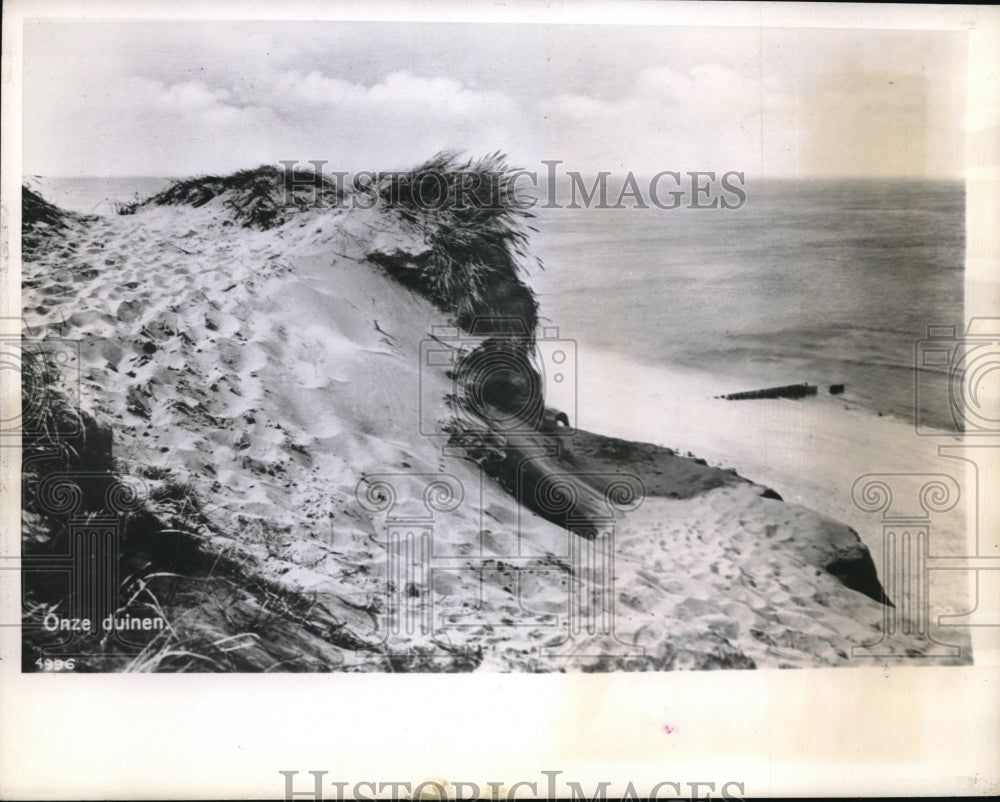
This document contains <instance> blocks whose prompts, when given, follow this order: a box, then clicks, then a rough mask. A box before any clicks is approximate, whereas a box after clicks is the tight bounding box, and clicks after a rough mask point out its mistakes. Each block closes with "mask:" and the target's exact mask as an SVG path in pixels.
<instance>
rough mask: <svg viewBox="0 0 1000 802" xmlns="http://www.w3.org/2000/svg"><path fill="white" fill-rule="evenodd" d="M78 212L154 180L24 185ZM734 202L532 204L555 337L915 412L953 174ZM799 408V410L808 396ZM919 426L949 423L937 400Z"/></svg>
mask: <svg viewBox="0 0 1000 802" xmlns="http://www.w3.org/2000/svg"><path fill="white" fill-rule="evenodd" d="M26 181H27V183H28V184H29V185H31V186H33V187H35V188H37V189H38V190H39V191H40V192H41V193H42V194H43V196H45V197H46V198H47V199H48V200H50V201H52V202H53V203H56V204H57V205H60V206H62V207H63V208H67V209H72V210H74V211H80V212H85V213H90V214H113V213H114V201H129V200H133V199H134V198H135V197H136V195H139V196H146V195H148V194H151V193H153V192H156V191H158V190H159V189H161V188H163V187H164V186H166V184H167V179H164V178H107V179H103V178H65V179H53V178H38V177H31V178H28V179H26ZM746 194H747V200H746V203H745V204H744V205H743V206H742V207H741V208H739V209H729V210H721V209H719V210H711V209H689V208H684V207H681V208H678V209H673V210H661V209H655V208H653V209H599V208H582V209H568V208H562V209H543V208H540V207H539V208H537V209H536V214H537V218H536V219H535V221H534V224H535V226H536V227H537V228H538V232H537V233H536V234H534V235H533V239H532V249H533V251H534V252H535V253H536V254H537V255H538V256H539V257H540V258H541V259H542V261H543V263H544V265H545V269H544V270H537V269H536V270H533V271H532V272H531V274H530V276H529V281H530V283H531V284H532V285H533V286H534V287H535V289H536V291H537V292H538V296H539V301H540V304H541V313H542V316H543V323H544V324H545V325H550V326H551V325H555V326H558V328H559V337H560V338H565V339H571V340H574V341H576V343H577V345H578V348H579V349H594V350H598V351H600V352H602V353H610V354H614V355H616V356H617V357H619V358H622V359H628V360H631V361H634V362H638V363H642V364H645V365H649V366H651V367H671V366H674V367H683V368H688V369H694V370H698V371H702V372H705V373H709V374H712V375H714V376H716V377H718V378H720V379H721V380H722V383H723V384H725V386H727V387H731V391H732V392H738V391H742V390H755V389H760V388H764V387H770V386H775V385H783V384H795V383H799V382H809V383H811V384H816V385H818V386H819V388H820V391H821V392H822V393H825V392H827V388H828V387H829V386H830V385H834V384H844V385H845V391H844V395H843V398H844V400H845V401H848V402H852V403H855V404H857V405H860V406H862V407H865V408H868V409H870V410H872V411H873V412H880V413H882V414H886V415H893V416H895V417H898V418H900V419H903V420H906V421H911V422H912V421H914V419H915V406H914V405H915V389H914V388H915V383H916V381H919V382H920V387H921V395H922V396H923V395H924V392H923V390H924V389H925V388H926V389H927V393H926V394H927V395H928V396H930V397H935V398H942V397H946V393H947V381H948V376H947V372H946V371H945V370H943V369H938V370H937V371H936V372H930V371H929V370H928V369H927V368H923V369H922V370H921V372H920V375H919V378H917V377H916V375H915V372H914V354H915V343H916V342H917V341H918V340H919V339H921V338H922V337H924V336H925V334H926V329H927V326H928V325H931V324H951V325H955V326H957V327H958V328H959V333H960V332H961V327H962V325H963V259H964V247H965V193H964V186H963V184H962V183H961V182H957V181H926V180H884V179H879V180H874V179H867V180H865V179H851V180H810V181H791V180H782V181H757V182H753V181H752V180H751V181H748V183H747V185H746ZM803 403H808V401H805V402H803ZM919 415H920V422H921V424H923V425H928V426H932V427H936V428H943V429H953V428H954V423H953V421H952V420H951V417H950V413H949V411H948V409H947V408H946V405H944V404H937V405H936V406H934V407H930V408H925V409H922V410H921V411H920V413H919Z"/></svg>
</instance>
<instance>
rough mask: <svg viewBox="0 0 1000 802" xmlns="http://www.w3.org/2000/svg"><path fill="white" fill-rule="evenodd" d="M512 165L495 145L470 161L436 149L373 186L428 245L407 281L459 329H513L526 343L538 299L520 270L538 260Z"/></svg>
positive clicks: (535, 319) (532, 328) (531, 333)
mask: <svg viewBox="0 0 1000 802" xmlns="http://www.w3.org/2000/svg"><path fill="white" fill-rule="evenodd" d="M517 172H518V171H517V170H516V169H515V168H512V167H511V166H509V165H508V163H507V157H506V155H504V154H503V153H500V152H499V151H497V152H495V153H492V154H490V155H488V156H485V157H483V158H481V159H478V160H476V161H473V160H471V159H466V160H465V161H462V160H461V159H460V157H459V156H458V154H457V153H455V152H453V151H442V152H441V153H438V154H437V155H436V156H434V157H433V158H431V159H429V160H428V161H426V162H424V163H423V164H421V165H420V166H419V167H416V168H415V169H413V170H410V171H408V172H405V173H393V174H389V175H388V176H387V177H386V178H385V179H383V181H382V182H381V184H380V186H379V194H380V197H381V199H382V201H383V202H384V203H385V204H386V205H387V206H388V207H389V208H392V209H394V210H396V212H397V213H398V214H399V215H400V217H402V219H403V220H404V221H405V222H406V223H408V224H409V225H410V226H414V227H417V228H418V229H419V230H420V231H421V232H422V234H423V236H424V239H425V240H426V242H427V243H428V244H429V245H430V254H429V257H428V258H427V259H426V260H424V261H423V263H422V264H421V265H419V266H418V268H417V269H418V275H417V279H416V281H414V283H415V284H416V286H417V288H418V289H419V290H420V291H421V292H422V293H423V294H424V295H426V296H427V297H428V298H429V299H430V300H431V301H432V302H433V303H435V304H436V305H437V306H438V307H440V308H442V309H444V310H445V311H448V312H450V313H452V314H454V315H455V317H456V319H457V322H458V324H459V325H460V326H462V328H464V329H466V330H467V331H471V330H473V329H478V331H477V332H476V333H483V334H488V333H493V334H495V333H502V332H506V333H509V334H521V335H523V336H524V337H525V338H526V340H527V344H528V345H531V344H532V343H533V339H534V332H535V328H536V327H537V325H538V302H537V300H536V298H535V294H534V292H533V291H532V290H531V288H530V287H529V286H528V285H527V284H526V283H525V282H524V280H523V278H522V276H523V274H524V273H525V272H526V271H527V268H528V266H529V265H530V264H532V263H534V264H537V265H538V266H539V267H541V261H540V260H538V259H534V258H532V257H531V255H530V253H529V250H528V240H529V232H531V231H534V230H535V229H534V228H533V227H532V226H531V225H530V220H531V218H532V217H533V216H534V215H533V214H532V213H531V212H530V211H528V208H527V203H526V202H525V200H526V199H525V198H524V196H523V195H522V194H521V193H520V192H519V191H518V189H517V187H516V186H515V178H516V175H517ZM511 321H520V323H515V324H513V328H512V327H511Z"/></svg>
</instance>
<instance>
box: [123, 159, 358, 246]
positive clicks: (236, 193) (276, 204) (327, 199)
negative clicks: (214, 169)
mask: <svg viewBox="0 0 1000 802" xmlns="http://www.w3.org/2000/svg"><path fill="white" fill-rule="evenodd" d="M316 181H317V178H316V176H315V175H314V174H313V173H312V172H309V171H305V170H292V171H289V172H286V171H284V170H279V169H278V168H277V167H275V166H274V165H269V164H264V165H261V166H260V167H256V168H254V169H250V170H238V171H237V172H235V173H233V174H231V175H227V176H218V175H203V176H198V177H196V178H187V179H184V180H175V181H173V182H171V184H170V186H168V187H167V188H166V189H164V190H162V191H161V192H158V193H156V194H155V195H153V196H151V197H150V198H147V199H146V200H145V201H143V202H142V203H141V204H139V206H144V205H153V206H184V205H186V206H193V207H195V208H197V207H199V206H204V205H205V204H206V203H208V202H209V201H210V200H212V199H213V198H216V197H219V196H223V195H224V196H225V200H224V203H225V205H226V207H227V208H228V209H229V210H230V211H231V212H232V214H233V217H234V218H235V219H236V220H237V222H239V223H241V224H242V225H243V226H244V227H246V228H258V229H262V230H267V229H270V228H274V227H275V226H279V225H281V224H282V223H284V222H285V221H286V220H287V212H289V211H292V210H299V211H303V210H305V209H307V208H309V207H310V206H317V205H322V206H335V205H337V204H339V203H340V201H341V200H342V193H341V192H340V190H339V189H338V188H337V186H336V185H335V183H334V181H333V180H332V179H331V178H329V177H327V176H321V177H320V178H319V186H316ZM136 208H138V207H136V206H128V207H124V208H123V209H121V210H119V214H133V213H134V212H135V210H136Z"/></svg>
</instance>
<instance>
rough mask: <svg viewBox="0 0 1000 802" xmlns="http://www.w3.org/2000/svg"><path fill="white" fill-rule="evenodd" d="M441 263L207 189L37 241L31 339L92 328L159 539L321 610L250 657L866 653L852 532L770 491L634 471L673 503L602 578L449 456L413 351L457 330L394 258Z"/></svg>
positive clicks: (698, 475)
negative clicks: (195, 196)
mask: <svg viewBox="0 0 1000 802" xmlns="http://www.w3.org/2000/svg"><path fill="white" fill-rule="evenodd" d="M422 247H423V244H422V241H421V239H420V237H419V236H418V235H416V234H414V232H413V231H412V230H411V229H407V228H406V227H404V226H402V225H401V224H400V222H399V221H398V220H397V219H396V218H394V217H393V215H392V214H391V213H389V212H386V211H384V210H381V209H371V210H364V209H347V208H341V209H326V210H309V211H303V212H298V213H296V214H294V215H292V216H291V217H290V219H289V220H288V221H287V222H285V223H284V224H282V225H280V226H278V227H276V228H274V229H272V230H268V231H258V230H254V229H249V228H244V227H242V226H240V225H238V224H237V223H234V221H233V220H232V217H231V215H230V214H229V211H228V210H227V208H226V206H225V205H224V203H223V202H222V199H221V198H215V199H213V200H210V201H209V202H208V203H205V204H204V205H202V206H200V207H198V208H191V207H187V206H162V207H157V206H150V207H140V208H139V209H138V210H137V211H136V212H135V213H134V214H131V215H122V216H114V217H98V218H90V219H86V220H84V219H75V220H74V221H73V222H72V224H71V225H69V226H67V227H66V228H64V229H61V230H58V231H52V232H46V235H45V236H43V237H40V238H39V243H38V245H37V247H33V248H31V249H26V252H25V263H24V278H25V281H24V307H25V319H26V323H27V324H28V325H29V326H38V325H46V326H48V327H49V328H50V330H52V329H54V330H56V331H58V332H59V333H60V335H61V336H64V337H70V338H79V340H80V342H81V347H82V351H81V353H82V362H83V364H82V383H83V384H82V406H83V407H84V408H85V409H87V410H88V411H89V412H90V413H91V414H93V415H94V416H95V417H96V418H97V420H98V421H99V422H100V424H101V425H102V426H107V427H110V429H111V430H112V432H113V440H114V446H113V448H114V459H115V470H116V471H117V472H119V473H121V474H123V475H129V476H135V477H138V478H140V479H141V480H142V483H143V485H144V487H145V488H147V491H148V499H147V507H148V511H149V513H150V514H151V515H152V516H154V517H155V518H156V520H158V521H159V523H160V525H161V526H163V533H162V534H158V535H156V537H157V538H161V539H162V538H166V539H169V538H170V537H171V536H172V535H171V533H172V532H174V531H176V530H177V529H178V528H180V529H184V530H185V535H186V536H189V537H190V538H193V539H194V540H195V541H196V542H197V543H198V548H199V550H200V551H201V553H202V555H203V556H204V558H205V564H206V566H212V565H214V566H215V567H216V569H218V566H219V565H226V566H230V570H233V571H235V572H237V574H236V575H237V576H238V577H241V579H239V580H238V581H236V584H238V585H241V587H240V590H239V592H238V593H237V596H238V597H239V598H238V599H237V600H236V601H233V602H232V604H233V605H234V606H233V610H239V609H240V606H241V605H252V604H257V605H258V606H259V604H260V596H261V594H262V593H265V592H267V593H273V592H280V593H285V594H290V595H291V596H293V597H295V598H300V599H303V600H306V601H307V602H308V604H307V605H306V606H307V608H308V609H307V612H305V613H302V614H301V615H292V612H291V608H290V607H289V608H287V609H286V612H287V613H288V615H287V617H286V618H285V619H284V620H281V621H280V629H281V633H282V634H281V635H280V637H279V636H278V635H275V634H274V630H272V637H273V638H274V642H273V643H272V644H270V645H269V644H268V642H267V640H266V639H265V638H261V637H256V638H255V639H253V643H252V644H251V643H250V641H249V640H248V641H247V648H246V649H244V650H243V653H242V657H243V658H245V659H246V661H247V663H246V664H239V663H237V665H243V666H244V668H245V669H247V667H249V668H250V669H253V670H265V669H267V668H274V667H278V668H276V669H275V670H282V669H281V668H280V667H279V666H280V665H282V664H284V665H286V666H287V665H289V664H295V665H296V667H297V668H299V669H303V668H305V669H313V670H315V669H320V670H322V669H323V668H329V667H331V666H338V667H339V666H346V667H349V668H353V669H355V670H387V669H391V670H427V669H431V670H469V669H472V668H477V667H478V668H479V669H480V670H538V671H558V670H581V669H582V670H607V669H611V668H627V669H636V670H640V669H641V670H645V669H654V670H667V669H683V668H751V667H784V666H789V667H791V666H816V665H846V664H851V663H852V661H851V660H850V657H849V655H850V649H851V646H852V645H858V644H862V643H866V642H873V641H875V640H877V639H878V636H879V631H878V626H879V625H880V624H881V621H882V616H883V609H882V605H880V604H879V603H878V602H876V601H874V600H873V599H870V598H868V597H866V596H864V595H863V594H861V593H858V592H856V591H853V590H850V589H848V588H846V587H845V586H844V585H843V584H842V583H841V582H840V581H838V580H837V579H836V578H835V577H833V576H831V575H830V574H829V573H827V572H826V571H824V570H822V567H821V566H822V564H823V560H824V559H828V558H829V556H830V554H831V553H832V552H831V550H835V548H836V541H837V538H844V537H850V535H849V534H847V533H849V532H850V530H848V529H847V528H846V527H844V526H843V525H840V524H836V522H832V521H829V520H828V519H825V518H823V517H822V516H820V515H818V514H816V513H812V512H810V511H809V510H806V509H805V508H801V507H798V506H795V505H792V504H786V503H783V502H781V501H778V500H775V499H773V498H766V497H763V496H762V491H763V490H764V488H762V487H761V486H759V485H754V484H751V483H749V482H746V481H744V480H741V479H739V477H735V478H734V479H733V480H732V481H730V480H726V481H718V482H716V481H715V480H713V481H706V480H705V479H704V470H705V466H703V465H699V464H698V463H695V462H692V461H683V460H680V458H676V459H674V460H671V461H670V462H669V463H667V462H666V461H665V458H662V459H659V461H656V460H654V461H653V464H652V465H649V464H646V465H644V464H642V461H641V460H640V461H637V460H631V461H630V460H628V459H623V460H622V463H621V469H622V470H623V471H636V472H639V473H644V474H645V475H646V477H647V478H648V479H649V480H650V485H651V488H652V490H653V492H652V493H651V494H650V495H649V497H647V498H645V499H643V500H642V503H640V504H638V505H637V506H636V507H635V508H634V509H633V510H632V511H630V512H625V513H619V514H618V516H617V517H616V519H615V521H614V525H613V531H614V535H613V542H614V549H613V555H611V556H610V557H609V559H610V562H611V567H608V565H604V566H603V567H602V566H601V564H600V562H599V561H597V562H595V561H594V559H592V557H593V555H591V557H583V558H581V556H580V549H581V548H584V547H583V546H581V544H580V540H581V539H580V538H579V536H578V535H574V534H572V533H569V532H567V531H566V530H565V529H563V528H561V527H559V526H556V525H554V524H552V523H550V522H549V521H546V520H544V519H542V518H541V517H539V516H538V515H535V514H534V513H532V512H531V511H530V510H527V509H525V508H524V507H523V506H521V505H519V504H518V503H517V501H516V500H515V499H514V498H513V497H512V496H511V495H510V493H508V492H507V491H506V490H505V489H504V488H502V487H500V486H499V485H498V484H497V483H496V482H495V481H494V480H492V479H490V478H489V477H486V476H483V475H481V473H480V471H479V470H478V468H477V466H476V464H475V463H474V462H473V461H471V460H469V459H464V458H463V455H462V454H461V453H459V452H454V451H448V450H447V449H444V448H443V446H445V445H446V443H447V441H448V438H447V436H443V435H442V436H435V433H434V430H435V428H436V429H437V431H438V432H443V428H442V427H443V426H444V424H445V423H447V422H448V421H449V420H451V419H452V418H453V415H454V410H453V409H452V408H451V407H449V404H448V403H447V396H448V395H449V393H450V392H451V390H452V389H453V388H452V383H451V378H450V376H449V374H448V373H447V370H446V369H445V368H443V367H440V366H437V367H432V366H428V365H426V364H424V363H422V358H423V357H422V352H421V342H424V341H426V340H427V338H428V337H429V336H430V333H431V331H432V329H433V327H435V326H445V325H448V324H450V323H451V321H450V320H449V319H448V317H447V315H445V314H444V313H443V312H441V311H440V310H439V309H437V308H435V307H434V306H433V305H431V304H430V303H429V302H428V301H426V300H424V299H422V298H420V297H418V296H417V295H416V294H414V293H413V292H412V291H411V290H410V289H408V288H406V287H404V286H403V285H402V284H400V283H399V282H397V281H395V280H393V279H392V278H391V277H389V276H388V275H387V274H386V273H385V271H384V270H383V269H382V268H380V267H379V265H378V262H379V258H378V257H379V256H380V255H385V254H387V253H388V254H397V255H398V254H400V253H404V254H409V255H411V256H412V255H415V254H416V255H419V253H420V249H421V248H422ZM425 429H429V430H430V433H429V434H428V433H427V432H426V431H424V430H425ZM422 432H423V433H422ZM582 442H583V440H581V443H582ZM591 456H593V453H592V452H591ZM664 470H666V474H665V475H666V478H664ZM713 470H714V469H713ZM654 473H655V474H656V475H655V476H654ZM442 475H447V476H448V477H451V478H452V479H453V480H454V482H455V483H457V485H458V486H459V487H460V488H462V499H461V503H459V504H458V505H457V506H455V507H454V508H453V509H449V510H448V511H447V512H446V513H441V512H439V513H438V514H436V515H434V516H433V523H432V541H433V545H432V548H433V559H434V566H435V567H434V569H433V570H432V571H431V572H428V573H420V572H419V571H416V572H415V573H413V572H411V573H410V574H407V576H410V577H411V580H410V581H409V582H408V583H403V581H402V579H401V577H403V574H398V575H397V574H394V573H393V572H394V571H399V570H400V565H402V566H403V568H406V567H407V566H408V565H409V566H410V569H414V563H415V561H416V557H414V556H413V555H412V554H408V555H404V556H403V557H401V558H399V553H398V551H397V552H394V551H393V550H394V549H398V548H400V546H398V544H397V545H393V541H392V540H391V532H393V531H397V530H396V529H395V528H394V526H395V525H394V521H396V520H400V519H407V520H411V519H412V520H416V519H419V518H420V516H426V513H427V509H428V508H427V506H426V503H425V499H426V498H427V497H426V496H425V495H424V494H425V492H426V488H427V485H428V482H431V481H433V479H434V477H440V476H442ZM671 481H673V482H675V483H676V487H677V489H678V492H677V493H676V495H677V496H678V497H677V498H669V496H670V495H674V494H673V493H671V491H670V488H669V487H667V485H669V484H670V482H671ZM385 486H391V488H392V490H393V491H394V492H395V494H396V495H395V502H396V504H395V506H393V507H392V508H391V509H388V510H386V509H384V508H382V507H380V506H379V505H380V504H381V501H382V500H383V499H382V498H381V497H379V496H378V493H377V492H375V490H377V488H379V487H385ZM366 494H368V495H367V496H366ZM834 531H835V532H836V534H831V532H834ZM602 542H604V541H602ZM602 547H603V546H602ZM586 548H590V546H586ZM595 554H596V552H595ZM393 555H395V556H396V557H397V558H398V559H396V560H395V562H394V560H393V559H391V558H392V557H393ZM213 558H218V559H216V561H215V562H214V563H213ZM223 558H224V559H223ZM220 559H221V560H222V562H219V560H220ZM588 560H589V561H588ZM218 570H221V569H218ZM414 570H415V569H414ZM206 571H207V572H208V573H209V574H210V570H209V568H206ZM248 577H249V578H250V581H247V578H248ZM612 577H613V584H609V579H610V578H612ZM414 578H415V579H414ZM241 583H242V584H241ZM258 585H259V587H260V588H264V589H265V591H259V592H258V591H257V590H253V588H254V587H258ZM210 596H211V594H209V593H207V592H206V594H205V595H204V596H198V595H197V594H196V595H195V596H194V597H191V596H187V597H185V598H186V599H187V603H188V604H190V605H191V606H190V607H189V609H183V610H177V611H175V612H176V614H177V615H178V616H179V617H181V618H183V620H184V621H185V622H186V623H187V625H188V627H189V630H190V631H197V630H198V629H199V628H204V629H210V630H211V631H212V633H213V634H214V635H215V636H220V635H221V634H224V635H225V636H226V637H234V636H240V635H241V633H243V632H244V631H245V626H246V625H245V622H244V623H241V621H242V619H240V617H239V616H238V615H236V614H235V613H233V615H232V618H231V620H230V618H229V617H227V616H226V615H225V614H222V613H219V612H218V611H217V610H216V607H218V604H217V601H218V600H217V598H216V599H214V600H213V599H212V598H210ZM192 598H194V599H195V601H192ZM408 598H410V599H417V600H418V601H419V602H420V604H421V605H422V606H421V608H420V609H419V610H417V611H416V614H417V615H427V616H428V617H429V618H428V620H429V621H432V622H433V627H431V629H433V632H432V633H423V634H421V633H420V632H419V631H417V630H419V628H417V630H414V629H413V628H412V627H411V628H410V629H407V626H400V619H399V617H398V616H399V615H400V613H398V610H397V609H396V608H394V607H393V606H392V605H394V604H402V605H403V609H404V610H410V611H412V610H413V609H414V604H416V603H415V602H408V601H407V599H408ZM213 603H214V604H215V605H216V606H215V607H212V604H213ZM406 605H409V606H406ZM209 608H211V609H209ZM612 620H613V622H614V623H613V624H611V623H610V622H611V621H612ZM580 621H584V622H585V623H584V624H583V627H582V630H580V631H576V632H574V631H573V627H574V626H578V625H579V622H580ZM574 622H576V623H574ZM586 622H600V623H597V624H593V623H586ZM404 623H406V622H404ZM410 623H412V622H410ZM588 626H589V627H590V629H588ZM567 632H569V633H570V636H569V637H567ZM900 648H901V649H902V650H903V651H905V645H904V646H903V647H900ZM911 648H912V649H916V650H918V649H919V648H920V644H919V642H917V641H914V642H913V643H912V644H911ZM296 652H298V654H297V655H296ZM408 655H409V656H408ZM414 655H416V656H417V658H418V659H416V662H414V657H413V656H414ZM237 657H240V655H237ZM296 660H297V661H298V662H297V663H296V662H295V661H296ZM854 664H856V662H854ZM199 668H204V666H199Z"/></svg>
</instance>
